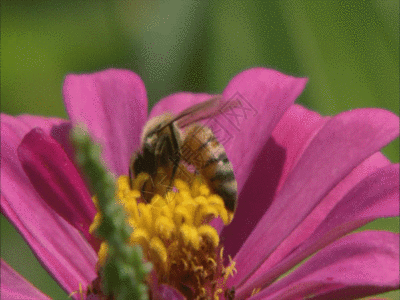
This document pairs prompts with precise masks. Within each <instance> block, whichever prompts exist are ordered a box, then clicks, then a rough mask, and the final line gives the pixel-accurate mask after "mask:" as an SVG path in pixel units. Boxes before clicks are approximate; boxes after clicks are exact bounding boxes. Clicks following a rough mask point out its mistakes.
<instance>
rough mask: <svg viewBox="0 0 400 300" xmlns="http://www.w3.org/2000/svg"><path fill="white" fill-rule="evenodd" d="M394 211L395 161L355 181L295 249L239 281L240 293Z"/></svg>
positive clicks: (396, 195)
mask: <svg viewBox="0 0 400 300" xmlns="http://www.w3.org/2000/svg"><path fill="white" fill-rule="evenodd" d="M398 214H399V165H398V164H396V165H389V166H386V167H383V168H381V169H379V170H377V171H376V172H374V173H373V174H371V175H370V176H368V177H367V178H365V179H364V180H363V181H361V182H360V183H359V184H358V185H356V186H355V187H354V188H353V189H352V190H351V191H350V192H349V193H347V195H346V196H345V197H343V198H342V200H341V201H340V202H339V203H338V204H337V205H336V206H335V207H334V208H333V209H332V210H331V211H330V213H329V215H328V216H327V217H326V218H325V220H324V221H323V223H322V224H321V225H320V226H319V227H318V228H317V229H316V230H315V232H313V234H312V235H311V236H310V237H309V238H308V240H306V241H305V242H304V243H303V244H302V245H300V246H299V247H298V248H296V249H292V248H290V250H292V251H291V253H290V252H288V253H286V255H287V256H286V257H284V258H283V257H282V259H281V261H280V262H279V263H278V264H277V265H275V266H274V267H273V268H272V269H271V266H270V265H268V264H263V266H262V267H261V268H260V269H259V270H258V271H257V272H256V273H255V275H254V276H252V278H250V279H249V280H248V281H247V283H246V284H244V285H242V287H241V288H240V290H241V293H245V294H246V293H247V294H250V293H251V291H252V290H253V289H254V288H255V287H262V286H267V285H268V284H270V283H271V282H272V281H273V280H275V279H276V278H278V277H279V276H280V275H281V274H284V273H285V272H287V271H288V270H290V269H291V268H292V267H294V266H295V265H297V264H298V263H300V262H301V261H302V260H303V259H305V258H307V257H308V256H310V255H312V254H313V253H315V252H316V251H318V250H319V249H321V248H323V247H324V246H326V245H328V244H329V243H331V242H333V241H334V240H336V239H338V238H340V237H341V236H343V235H345V234H347V233H349V232H351V231H353V230H354V229H356V228H358V227H360V226H362V225H364V224H366V223H368V222H370V221H372V220H375V219H377V218H381V217H394V216H398ZM289 253H290V254H289ZM288 254H289V255H288ZM267 262H268V260H267Z"/></svg>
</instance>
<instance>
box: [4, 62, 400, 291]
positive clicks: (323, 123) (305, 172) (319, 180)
mask: <svg viewBox="0 0 400 300" xmlns="http://www.w3.org/2000/svg"><path fill="white" fill-rule="evenodd" d="M305 84H306V79H304V78H294V77H291V76H287V75H284V74H282V73H279V72H277V71H274V70H270V69H264V68H255V69H250V70H246V71H244V72H242V73H240V74H238V75H237V76H235V77H234V78H233V79H232V80H231V81H230V83H229V84H228V86H227V87H226V88H225V90H224V92H223V96H224V98H225V99H232V98H240V100H241V101H242V103H243V104H244V105H243V106H242V107H240V108H236V109H233V110H232V112H231V113H229V114H228V113H226V114H222V115H220V116H218V117H217V118H216V119H213V122H214V124H213V126H220V129H221V130H222V131H220V132H223V134H222V135H221V136H220V138H222V139H225V140H224V141H221V142H222V143H223V144H224V147H225V150H226V152H227V155H228V157H229V160H230V162H231V163H232V165H233V167H234V172H235V176H236V179H237V182H238V192H239V204H238V208H237V210H236V214H235V218H234V220H233V221H232V223H231V224H230V225H229V226H227V227H225V228H223V224H222V222H221V221H220V220H219V219H218V220H214V221H213V223H212V224H213V225H214V226H215V228H217V230H218V232H219V233H220V237H221V240H222V243H223V245H224V247H225V252H227V254H230V255H232V257H233V260H234V261H235V262H236V269H237V274H236V275H235V276H233V277H231V278H229V279H228V281H227V283H226V286H227V288H231V287H234V288H235V299H247V298H248V297H250V296H251V295H252V294H253V295H254V296H253V297H251V299H304V298H306V297H311V296H314V297H316V298H318V299H355V298H360V297H365V296H368V295H373V294H377V293H383V292H386V291H390V290H394V289H398V288H399V235H398V234H394V233H391V232H386V231H364V232H359V233H353V234H349V235H346V234H348V233H350V232H351V231H353V230H354V229H356V228H359V227H361V226H363V225H365V224H366V223H369V222H371V221H373V220H375V219H377V218H384V217H394V216H398V215H399V165H398V164H392V163H390V161H389V160H388V159H386V158H385V157H384V156H383V155H382V154H381V152H380V149H381V148H382V147H384V146H385V145H386V144H388V143H389V142H390V141H391V140H393V139H394V138H396V137H397V136H398V134H399V127H398V122H399V119H398V117H397V116H396V115H394V114H393V113H391V112H388V111H385V110H382V109H356V110H352V111H347V112H344V113H341V114H339V115H337V116H334V117H322V116H320V115H319V114H317V113H315V112H312V111H309V110H307V109H305V108H304V107H301V106H299V105H296V104H293V103H294V101H295V99H296V98H297V96H298V95H299V94H300V93H301V92H302V90H303V88H304V86H305ZM63 91H64V100H65V105H66V109H67V112H68V115H69V117H70V121H67V120H62V119H57V118H45V117H37V116H30V115H21V116H17V117H12V116H8V115H5V114H2V116H1V139H2V141H1V153H2V157H1V209H2V213H3V214H4V215H5V216H6V217H7V218H8V219H9V220H10V221H11V222H12V223H13V224H14V225H15V226H16V227H17V228H18V230H19V231H20V233H21V234H22V236H23V237H24V238H25V240H26V241H27V243H28V244H29V245H30V247H31V248H32V250H33V251H34V253H35V254H36V256H37V257H38V258H39V260H40V261H41V263H42V265H43V266H44V267H45V268H46V269H47V270H48V272H49V273H50V274H52V276H53V277H54V278H55V280H57V282H58V283H59V284H60V285H61V286H62V287H63V289H64V290H65V291H66V292H67V293H68V294H70V293H72V292H73V291H77V290H78V289H79V285H81V286H82V288H83V289H84V290H85V289H86V288H87V286H88V285H89V284H91V283H92V281H93V280H94V279H95V278H96V276H97V274H96V261H97V254H96V253H97V251H98V249H99V241H98V240H97V239H96V238H94V237H92V236H91V235H90V234H89V226H90V224H91V222H92V221H93V218H94V215H95V213H96V210H95V208H94V205H93V203H92V200H91V195H90V194H89V191H88V189H87V187H86V186H85V183H84V181H83V180H82V178H81V175H80V173H79V171H78V170H77V168H76V167H75V165H74V163H73V162H72V157H73V153H72V148H71V147H70V145H69V142H68V133H69V130H70V128H71V122H72V123H76V122H84V123H85V124H86V125H87V127H88V129H89V131H90V133H91V135H92V136H93V137H94V138H95V139H96V140H97V141H99V142H100V143H101V145H102V147H103V158H104V160H105V162H106V164H107V166H108V168H109V170H111V171H112V172H113V173H115V174H116V175H117V176H120V175H127V173H128V166H129V159H130V156H131V154H132V153H133V152H134V151H135V150H137V149H138V148H139V146H140V141H139V139H140V133H141V129H142V128H143V126H144V124H145V122H146V120H148V119H149V118H151V117H154V116H156V115H159V114H161V113H162V112H164V111H171V112H173V113H178V112H179V111H182V110H183V109H185V108H187V107H189V106H191V105H193V104H195V103H199V102H201V101H204V100H206V99H208V98H210V97H211V95H208V94H192V93H178V94H174V95H171V96H168V97H166V98H164V99H162V100H161V101H160V102H159V103H158V104H157V105H155V107H154V108H153V109H152V111H151V113H150V116H149V118H148V117H147V96H146V90H145V87H144V84H143V82H142V81H141V79H140V78H139V77H138V76H137V75H136V74H134V73H132V72H130V71H125V70H105V71H102V72H98V73H94V74H89V75H69V76H67V78H66V80H65V84H64V90H63ZM217 136H218V135H217ZM311 255H313V256H311ZM310 256H311V258H310V259H309V260H307V261H306V262H305V263H304V264H302V265H300V266H299V267H298V268H297V269H295V270H294V271H293V272H291V273H290V274H288V275H287V276H286V277H284V278H281V279H278V278H279V277H280V276H281V275H282V274H284V273H286V272H287V271H289V270H290V269H292V268H293V267H294V266H296V265H297V264H299V263H300V262H302V261H303V260H304V259H306V258H308V257H310ZM1 271H2V272H1V294H2V297H4V298H5V299H21V298H24V297H25V298H24V299H27V298H35V299H42V298H43V299H45V298H47V296H45V295H44V294H42V293H40V291H38V290H36V289H35V288H34V287H33V286H31V285H30V284H29V283H28V282H27V281H25V280H24V279H23V278H22V277H20V276H19V275H18V274H16V273H15V271H13V270H12V269H11V268H10V267H9V266H8V265H7V264H6V263H5V262H3V261H2V263H1ZM170 292H171V291H170ZM171 293H172V292H171ZM164 295H166V294H164ZM169 295H172V294H169ZM221 296H223V295H220V297H221ZM73 297H75V299H79V295H78V294H75V295H74V296H73ZM168 297H173V298H175V299H179V296H178V294H176V293H175V294H174V296H168Z"/></svg>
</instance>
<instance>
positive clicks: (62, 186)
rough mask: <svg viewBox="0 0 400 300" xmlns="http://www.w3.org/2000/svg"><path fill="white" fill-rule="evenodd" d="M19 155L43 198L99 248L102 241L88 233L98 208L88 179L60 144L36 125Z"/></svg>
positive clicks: (21, 147)
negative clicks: (87, 182)
mask: <svg viewBox="0 0 400 300" xmlns="http://www.w3.org/2000/svg"><path fill="white" fill-rule="evenodd" d="M18 157H19V159H20V162H21V165H22V168H23V169H24V171H25V173H26V175H27V176H28V178H29V180H30V181H31V183H32V185H33V186H34V188H35V189H36V191H37V192H38V194H39V195H40V196H41V197H42V199H43V200H44V201H45V202H46V203H47V204H48V205H49V206H50V207H51V208H52V209H54V210H55V211H56V212H57V213H58V214H59V215H60V216H62V217H63V218H64V219H65V220H66V221H68V222H69V223H70V224H71V225H73V226H74V227H75V228H76V229H78V230H79V231H80V232H82V234H83V235H84V236H85V237H86V239H87V241H89V242H90V243H91V245H92V247H93V248H94V250H95V251H98V249H99V247H100V242H99V241H97V240H96V239H95V238H93V236H92V235H91V234H90V233H89V227H90V224H91V223H92V221H93V219H94V216H95V214H96V209H95V207H94V205H93V202H92V199H91V197H90V194H89V192H88V189H87V187H86V185H85V182H84V181H83V180H82V178H81V176H80V174H79V173H78V171H77V169H76V168H75V165H74V164H73V163H72V161H70V159H69V158H68V156H67V155H66V153H65V152H64V150H63V149H62V148H61V146H60V145H59V144H58V143H57V142H56V141H55V140H54V139H52V138H51V137H50V136H48V135H46V134H45V133H44V132H43V131H42V130H41V129H40V128H35V129H32V131H30V132H29V133H28V134H27V135H26V136H25V137H24V139H23V140H22V142H21V145H20V146H19V147H18Z"/></svg>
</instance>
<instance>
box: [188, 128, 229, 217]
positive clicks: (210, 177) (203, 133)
mask: <svg viewBox="0 0 400 300" xmlns="http://www.w3.org/2000/svg"><path fill="white" fill-rule="evenodd" d="M182 159H183V160H185V161H186V162H187V163H189V164H191V165H193V166H195V167H196V170H197V171H198V172H199V173H200V174H201V175H202V176H203V177H204V178H205V179H206V180H207V181H208V182H207V183H208V185H209V187H210V188H211V189H212V190H213V192H214V193H216V194H218V195H220V196H221V198H222V199H223V200H224V203H225V206H226V208H227V209H228V210H229V211H231V212H234V211H235V209H236V204H237V183H236V179H235V175H234V174H233V168H232V165H231V163H230V162H229V160H228V157H227V156H226V152H225V149H224V147H223V146H222V145H221V144H220V143H219V142H218V140H217V139H216V137H215V135H214V134H213V132H212V131H211V129H210V128H208V127H205V126H200V125H191V126H189V127H188V128H187V130H186V137H185V140H184V143H183V148H182Z"/></svg>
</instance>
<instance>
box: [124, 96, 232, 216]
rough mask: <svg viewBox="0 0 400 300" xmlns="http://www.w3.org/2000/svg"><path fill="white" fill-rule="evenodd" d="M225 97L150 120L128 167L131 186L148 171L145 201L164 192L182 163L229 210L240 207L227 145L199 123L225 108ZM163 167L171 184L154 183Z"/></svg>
mask: <svg viewBox="0 0 400 300" xmlns="http://www.w3.org/2000/svg"><path fill="white" fill-rule="evenodd" d="M225 103H226V102H224V101H223V99H222V96H221V95H218V96H215V97H212V98H211V99H209V100H207V101H204V102H201V103H199V104H196V105H194V106H191V107H189V108H187V109H185V110H184V111H182V112H181V113H180V114H178V115H177V116H173V115H171V114H169V113H165V114H162V115H160V116H157V117H155V118H153V119H151V120H149V121H148V122H147V123H146V125H145V126H144V128H143V132H142V136H141V149H140V150H139V151H138V152H135V153H134V154H133V155H132V158H131V163H130V167H129V177H130V183H131V188H132V185H133V180H134V178H136V177H137V176H138V175H139V174H140V173H147V174H149V176H150V178H149V179H148V180H145V181H144V183H143V185H142V186H141V187H140V189H141V192H142V196H143V198H144V199H145V201H147V202H149V201H150V199H151V198H152V196H153V195H154V194H161V195H162V194H165V192H166V191H167V190H168V188H169V187H171V186H172V182H173V180H174V178H175V176H176V172H177V170H178V167H179V165H180V163H181V162H185V163H186V164H188V165H191V166H193V167H194V168H195V170H196V172H198V173H199V174H200V175H201V176H202V177H203V178H204V179H205V180H206V182H207V184H208V186H209V187H210V188H211V190H212V192H214V193H216V194H218V195H219V196H221V198H222V199H223V201H224V204H225V207H226V208H227V210H228V211H230V212H232V213H234V212H235V210H236V206H237V183H236V179H235V175H234V172H233V168H232V165H231V163H230V162H229V160H228V157H227V155H226V152H225V149H224V147H223V146H222V145H221V144H220V143H219V142H218V140H217V138H216V137H215V135H214V133H213V131H212V130H211V129H210V128H209V127H207V126H204V125H201V124H200V123H197V122H199V121H201V120H204V119H208V118H212V117H214V116H216V115H218V114H220V113H222V112H223V111H224V110H223V108H222V107H223V104H225ZM160 169H161V170H162V171H163V172H162V173H163V174H164V175H163V176H166V178H167V179H168V182H169V185H161V184H159V185H157V184H156V185H154V184H153V183H154V182H159V181H160V178H159V176H160Z"/></svg>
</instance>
